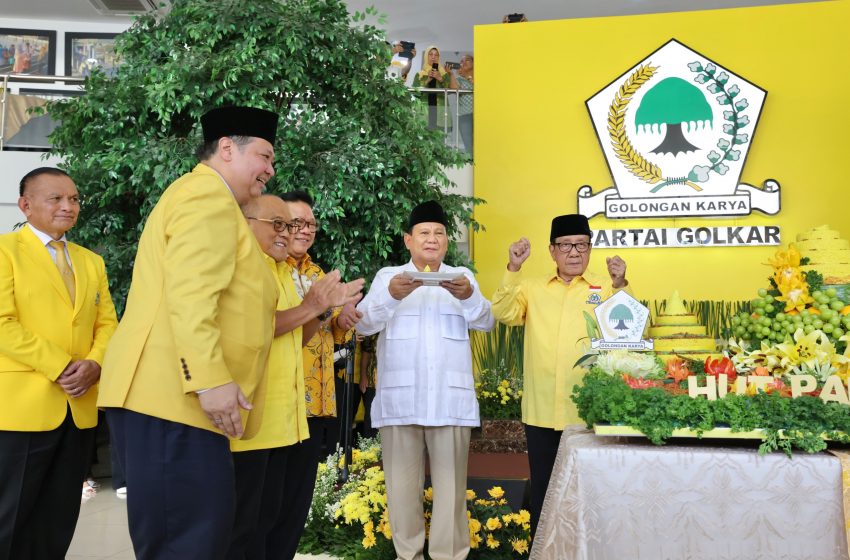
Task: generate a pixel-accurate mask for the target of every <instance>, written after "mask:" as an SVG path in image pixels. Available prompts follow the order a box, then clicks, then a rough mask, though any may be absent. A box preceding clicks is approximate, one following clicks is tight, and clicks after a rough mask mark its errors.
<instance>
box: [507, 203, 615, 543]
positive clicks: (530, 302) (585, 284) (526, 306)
mask: <svg viewBox="0 0 850 560" xmlns="http://www.w3.org/2000/svg"><path fill="white" fill-rule="evenodd" d="M590 237H591V236H590V224H589V223H588V221H587V218H586V217H585V216H582V215H581V214H567V215H564V216H558V217H556V218H555V219H553V220H552V228H551V230H550V234H549V256H551V257H552V260H553V261H554V262H555V270H554V271H552V272H551V273H549V274H546V275H544V276H530V277H529V276H525V275H523V274H522V272H521V269H522V265H523V263H524V262H525V261H526V260H527V259H528V257H529V255H530V254H531V243H530V242H529V241H528V239H526V238H525V237H523V238H521V239H520V240H519V241H516V242H515V243H513V244H511V246H510V247H509V248H508V266H507V271H506V272H505V274H504V276H503V278H502V285H501V286H500V287H499V289H497V290H496V293H495V294H493V315H494V316H495V317H496V320H497V321H499V322H500V323H504V324H506V325H525V353H524V357H523V361H524V363H523V388H522V422H523V424H524V425H525V437H526V441H527V443H528V463H529V468H530V473H531V512H530V513H531V531H532V535H533V534H534V531H535V530H536V528H537V522H538V520H539V519H540V510H541V509H542V507H543V498H544V497H545V496H546V488H547V487H548V485H549V477H550V476H551V474H552V467H553V466H554V464H555V456H556V455H557V453H558V444H559V443H560V441H561V432H562V431H563V429H564V427H565V426H567V425H569V424H578V423H579V422H581V420H580V419H579V417H578V412H577V411H576V405H575V403H573V401H572V400H571V399H570V395H571V393H572V388H573V386H575V385H576V384H578V383H581V380H582V377H583V375H584V369H583V368H580V367H575V366H574V364H575V363H576V362H577V361H578V360H579V358H581V355H582V350H581V348H582V347H581V345H580V343H579V341H580V340H581V339H582V338H585V337H586V336H587V334H586V330H585V326H584V325H585V320H584V317H583V312H584V311H587V312H588V313H591V314H592V313H593V309H594V307H595V306H596V304H598V303H600V302H601V301H604V300H605V299H607V298H608V297H610V296H611V295H613V294H614V293H615V292H617V291H619V290H622V289H626V290H629V292H630V293H631V291H630V288H629V287H628V284H629V282H628V280H626V263H625V262H624V261H623V259H621V258H620V257H618V256H613V257H609V258H608V259H606V263H607V267H608V277H607V278H606V277H605V276H601V275H597V274H595V273H593V272H591V271H588V264H589V263H590V251H591V249H592V245H591V242H590Z"/></svg>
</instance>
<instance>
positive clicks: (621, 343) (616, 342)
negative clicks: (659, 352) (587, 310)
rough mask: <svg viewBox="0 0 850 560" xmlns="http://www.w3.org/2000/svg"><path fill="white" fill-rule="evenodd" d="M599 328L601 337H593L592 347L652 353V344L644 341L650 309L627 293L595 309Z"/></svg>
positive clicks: (650, 341)
mask: <svg viewBox="0 0 850 560" xmlns="http://www.w3.org/2000/svg"><path fill="white" fill-rule="evenodd" d="M593 313H594V315H596V326H597V328H598V329H599V334H600V336H601V338H591V340H590V347H591V348H593V349H600V350H620V349H623V350H652V348H653V341H652V340H651V339H650V340H643V338H642V337H643V331H644V329H645V328H646V322H647V321H648V320H649V309H647V308H646V306H644V305H642V304H641V303H640V302H639V301H638V300H636V299H635V298H634V297H632V296H631V295H629V294H628V293H626V292H624V291H619V292H617V293H616V294H614V295H613V296H611V297H609V298H608V299H606V300H605V301H603V302H602V303H600V304H599V305H597V306H596V309H594V310H593Z"/></svg>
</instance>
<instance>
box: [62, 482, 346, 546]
mask: <svg viewBox="0 0 850 560" xmlns="http://www.w3.org/2000/svg"><path fill="white" fill-rule="evenodd" d="M100 482H101V488H100V489H99V491H98V493H97V495H95V496H94V497H93V498H91V499H89V500H88V501H86V502H85V503H84V504H83V505H82V507H81V508H80V519H79V520H78V521H77V531H76V533H74V540H73V541H72V542H71V548H70V549H69V550H68V554H67V556H66V557H65V558H66V559H67V560H107V559H109V560H133V559H134V558H135V556H134V555H133V545H132V543H131V542H130V534H129V533H128V532H127V502H126V501H125V500H122V499H120V498H118V497H117V496H116V495H115V491H114V490H113V489H112V487H111V485H110V481H109V479H105V480H101V481H100ZM295 558H296V559H303V560H307V559H313V560H332V559H331V557H330V556H305V555H301V554H298V555H296V556H295Z"/></svg>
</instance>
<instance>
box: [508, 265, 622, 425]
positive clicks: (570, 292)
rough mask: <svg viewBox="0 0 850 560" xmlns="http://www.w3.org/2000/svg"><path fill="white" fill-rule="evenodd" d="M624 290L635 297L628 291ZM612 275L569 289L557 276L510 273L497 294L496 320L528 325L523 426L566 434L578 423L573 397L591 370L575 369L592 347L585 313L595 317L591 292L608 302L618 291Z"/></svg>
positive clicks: (587, 276) (578, 281)
mask: <svg viewBox="0 0 850 560" xmlns="http://www.w3.org/2000/svg"><path fill="white" fill-rule="evenodd" d="M625 290H626V291H627V292H629V293H631V290H630V288H629V286H626V288H625ZM618 291H619V290H617V289H615V288H614V287H613V286H612V285H611V279H610V278H609V277H608V276H601V275H596V274H593V273H592V272H588V271H585V273H584V274H583V275H582V276H578V277H576V278H574V279H573V281H572V282H570V283H569V284H567V283H566V282H564V280H562V279H561V278H560V277H559V276H558V275H557V273H555V274H552V275H549V276H540V277H536V278H524V277H523V273H522V271H519V272H511V271H506V272H505V275H504V277H503V278H502V285H501V286H500V287H499V289H498V290H496V293H495V294H493V302H492V303H493V316H494V317H495V318H496V320H497V321H499V322H501V323H504V324H506V325H514V326H515V325H525V345H524V348H525V350H524V356H523V387H522V421H523V422H524V423H526V424H529V425H531V426H539V427H543V428H552V429H555V430H563V429H564V427H565V426H567V425H569V424H577V423H580V422H581V420H580V419H579V417H578V412H577V410H576V405H575V403H574V402H573V401H572V399H571V398H570V395H572V391H573V387H574V386H576V385H578V384H579V383H581V381H582V378H583V377H584V374H585V372H586V371H587V370H585V368H583V367H574V366H575V363H576V362H577V361H578V359H579V358H581V356H583V355H584V354H585V351H586V349H589V348H590V341H588V340H587V329H586V327H585V324H586V323H585V320H584V315H583V314H582V311H587V312H588V313H590V314H591V316H592V315H593V310H594V308H595V307H596V304H594V303H589V301H590V300H589V298H590V296H591V294H592V293H598V294H599V296H600V298H599V301H604V300H605V299H607V298H608V297H610V296H611V295H612V294H614V293H616V292H618Z"/></svg>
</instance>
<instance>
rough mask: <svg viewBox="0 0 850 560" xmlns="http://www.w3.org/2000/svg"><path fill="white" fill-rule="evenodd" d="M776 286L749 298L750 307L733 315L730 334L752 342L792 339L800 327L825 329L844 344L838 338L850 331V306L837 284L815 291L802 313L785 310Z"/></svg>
mask: <svg viewBox="0 0 850 560" xmlns="http://www.w3.org/2000/svg"><path fill="white" fill-rule="evenodd" d="M777 295H779V293H778V292H776V291H775V290H772V291H768V290H766V289H764V288H762V289H760V290H759V291H758V297H757V298H754V299H753V300H752V301H751V302H750V309H749V310H748V311H742V312H740V313H738V314H737V315H734V316H733V317H732V319H731V325H732V328H731V334H732V335H733V336H734V337H736V338H738V339H741V340H743V341H745V342H748V343H750V344H752V345H759V344H760V343H761V341H766V342H767V343H769V344H770V343H780V342H792V341H793V340H794V333H795V332H796V331H797V329H802V330H803V332H805V333H806V334H809V333H811V332H813V331H815V330H820V331H823V332H824V333H825V334H826V336H827V338H829V340H830V342H832V343H833V344H835V345H836V346H838V345H839V344H841V345H843V344H844V343H843V342H840V341H839V339H840V338H841V337H842V336H844V334H845V333H847V332H850V306H848V302H846V301H843V300H842V299H841V298H840V297H839V296H838V293H837V291H836V290H835V288H828V289H826V290H823V291H821V290H817V291H814V292H812V299H813V300H814V301H813V303H812V304H811V306H809V307H808V308H807V309H804V310H803V311H800V312H799V313H795V312H789V313H785V312H784V311H783V310H782V309H783V304H782V302H779V301H776V296H777Z"/></svg>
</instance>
